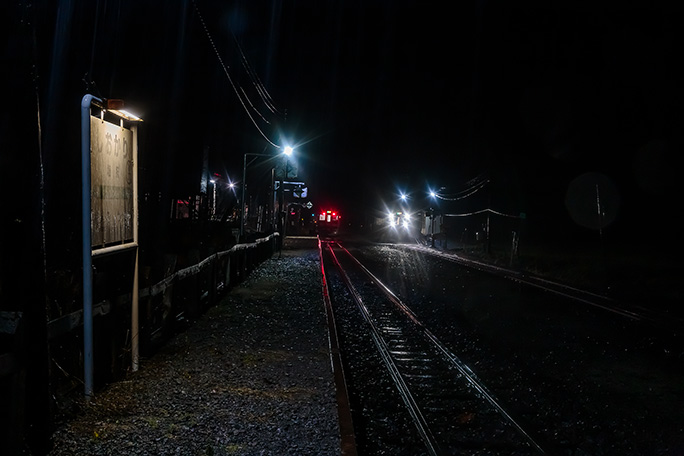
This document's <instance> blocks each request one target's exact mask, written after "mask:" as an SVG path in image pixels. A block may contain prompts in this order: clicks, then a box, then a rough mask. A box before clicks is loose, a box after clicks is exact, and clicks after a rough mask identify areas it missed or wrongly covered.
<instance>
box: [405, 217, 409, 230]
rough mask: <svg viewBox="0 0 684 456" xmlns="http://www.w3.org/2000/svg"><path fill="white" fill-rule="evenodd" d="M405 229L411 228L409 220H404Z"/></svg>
mask: <svg viewBox="0 0 684 456" xmlns="http://www.w3.org/2000/svg"><path fill="white" fill-rule="evenodd" d="M404 228H406V229H407V230H408V228H409V221H408V220H407V219H404Z"/></svg>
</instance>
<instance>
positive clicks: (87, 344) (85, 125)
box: [81, 95, 96, 400]
mask: <svg viewBox="0 0 684 456" xmlns="http://www.w3.org/2000/svg"><path fill="white" fill-rule="evenodd" d="M93 99H96V98H95V97H93V96H92V95H85V96H84V97H83V99H82V100H81V210H82V214H81V222H82V226H81V228H82V232H83V244H82V250H83V251H82V255H83V383H84V385H85V396H86V399H88V400H89V399H90V397H91V396H92V394H93V276H92V261H93V259H92V247H91V233H90V218H91V214H90V211H91V208H90V104H91V103H92V101H93Z"/></svg>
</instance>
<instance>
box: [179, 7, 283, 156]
mask: <svg viewBox="0 0 684 456" xmlns="http://www.w3.org/2000/svg"><path fill="white" fill-rule="evenodd" d="M192 4H193V7H194V9H195V12H196V13H197V17H198V18H199V20H200V23H201V24H202V28H203V29H204V32H205V34H206V35H207V38H208V39H209V43H210V44H211V47H212V49H213V50H214V54H216V58H217V59H218V61H219V64H220V65H221V68H222V69H223V72H224V73H225V75H226V77H227V78H228V81H229V82H230V85H231V87H232V88H233V91H234V92H235V95H236V96H237V98H238V100H239V101H240V104H241V105H242V108H243V109H244V111H245V113H246V114H247V116H248V117H249V119H250V120H251V122H252V124H253V125H254V127H255V128H256V129H257V131H258V132H259V134H260V135H261V136H262V137H263V138H264V139H265V140H266V142H268V143H269V144H270V145H272V146H273V147H275V148H276V149H282V146H279V145H278V144H276V143H275V142H274V141H272V140H271V139H270V138H269V137H268V136H267V135H266V133H264V131H263V130H262V129H261V128H260V127H259V125H257V122H256V120H255V119H254V117H253V116H252V114H251V112H250V110H249V108H248V107H247V105H246V104H245V100H244V99H243V97H242V96H241V95H240V91H239V90H238V88H237V86H236V85H235V82H234V81H233V78H232V76H231V75H230V71H228V69H229V66H228V65H227V64H226V63H225V62H224V61H223V58H222V57H221V53H220V52H219V50H218V48H217V47H216V43H215V42H214V39H213V38H212V36H211V33H210V32H209V27H207V24H206V22H205V21H204V17H203V16H202V13H201V11H200V10H199V6H198V5H197V1H196V0H192ZM240 90H242V88H240ZM243 93H244V91H243ZM244 95H245V98H247V99H248V100H249V97H247V94H246V93H244ZM249 104H250V106H252V107H253V104H252V103H251V101H249ZM261 117H262V118H263V116H261Z"/></svg>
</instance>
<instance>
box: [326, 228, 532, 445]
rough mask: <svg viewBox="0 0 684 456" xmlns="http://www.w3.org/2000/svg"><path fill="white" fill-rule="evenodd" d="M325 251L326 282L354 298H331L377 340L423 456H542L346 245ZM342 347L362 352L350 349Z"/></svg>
mask: <svg viewBox="0 0 684 456" xmlns="http://www.w3.org/2000/svg"><path fill="white" fill-rule="evenodd" d="M321 255H322V260H323V261H322V265H323V268H324V274H325V275H327V276H328V277H329V278H328V280H339V281H340V282H341V283H342V284H344V287H345V288H346V290H347V292H346V295H347V296H349V297H351V299H346V300H345V299H343V298H342V297H338V298H336V297H334V296H333V297H332V306H333V309H334V310H335V312H336V313H343V310H342V309H341V308H340V307H341V306H355V307H356V310H357V313H358V314H360V315H361V317H362V321H363V324H362V325H361V326H358V327H355V330H356V331H364V332H366V333H367V334H368V337H367V338H366V339H365V340H367V341H368V340H372V344H373V345H374V347H375V353H377V356H376V357H375V358H374V359H376V360H377V359H380V360H381V364H382V366H383V367H384V371H385V372H386V374H387V376H388V377H389V378H391V383H392V385H393V387H394V389H395V391H396V393H397V394H398V396H399V397H400V398H401V402H402V403H403V410H405V413H406V414H407V415H408V416H410V422H411V423H412V425H413V426H414V431H415V432H414V433H415V434H416V435H418V436H419V438H420V440H421V441H422V444H423V445H424V448H425V453H426V454H430V455H443V454H462V453H463V452H466V451H467V452H468V453H471V454H480V453H481V452H486V454H506V455H510V454H519V455H525V454H545V451H544V449H543V447H542V445H541V444H540V443H539V442H538V440H537V439H536V438H535V437H534V436H533V435H532V434H531V433H530V432H528V431H527V430H526V429H525V426H524V425H523V424H521V423H520V422H519V421H518V420H516V419H515V418H514V417H513V416H511V414H510V413H509V412H508V411H507V410H506V407H505V406H504V405H503V404H501V403H500V401H499V400H498V399H497V398H496V397H495V395H494V394H493V393H492V392H491V391H490V390H489V389H488V388H487V386H486V385H484V383H483V382H482V381H481V380H480V379H479V378H478V377H477V375H476V374H475V373H474V372H473V371H472V370H471V369H470V368H469V367H468V366H467V365H466V364H465V363H463V362H462V361H461V360H460V359H459V358H458V356H456V354H454V353H452V352H451V351H450V350H449V348H448V347H447V346H445V345H444V344H443V343H441V342H440V340H439V339H438V338H437V337H435V336H434V334H433V333H432V332H431V331H430V329H429V328H427V327H426V326H425V325H424V324H423V323H422V322H421V321H420V320H418V318H417V317H416V315H415V314H414V313H413V312H412V311H411V309H410V308H409V306H408V305H406V304H405V303H404V302H402V301H401V300H400V299H399V298H398V297H397V296H396V295H395V294H394V293H393V292H392V291H391V290H390V289H389V288H388V287H387V286H385V285H384V284H383V283H382V282H381V281H380V280H379V279H378V278H377V277H375V276H374V275H373V274H372V273H371V272H370V271H369V270H368V269H366V268H365V267H364V266H363V264H361V262H359V260H357V259H356V258H355V257H354V256H353V255H352V254H351V253H350V252H349V251H348V250H347V249H345V248H344V247H343V246H342V245H340V244H339V243H337V242H332V241H331V242H323V243H322V244H321ZM332 270H334V271H335V273H334V274H332V272H333V271H332ZM348 311H349V309H347V312H348ZM341 351H342V352H343V353H345V352H348V353H355V352H360V350H354V349H352V348H350V347H345V346H342V347H341ZM347 364H349V362H347ZM356 365H358V362H357V363H356ZM349 375H350V376H353V375H354V373H353V372H351V373H350V374H349ZM369 387H370V386H369ZM365 394H366V395H368V394H371V393H369V392H368V391H366V392H365ZM351 395H352V396H353V393H351ZM351 400H352V401H353V400H354V399H353V397H352V399H351ZM372 418H374V417H370V419H372ZM377 418H378V419H383V418H382V417H377ZM368 438H373V436H368Z"/></svg>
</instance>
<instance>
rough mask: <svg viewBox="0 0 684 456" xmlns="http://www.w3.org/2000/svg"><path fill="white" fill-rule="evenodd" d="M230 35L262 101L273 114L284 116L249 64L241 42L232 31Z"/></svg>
mask: <svg viewBox="0 0 684 456" xmlns="http://www.w3.org/2000/svg"><path fill="white" fill-rule="evenodd" d="M230 34H231V36H232V37H233V41H234V42H235V46H236V47H237V49H238V51H239V52H240V62H241V63H242V67H243V68H244V69H245V72H246V73H247V75H248V76H249V78H250V80H251V81H252V85H253V86H254V88H255V90H256V91H257V93H258V94H259V97H260V98H261V101H263V102H264V104H265V105H266V107H267V108H268V109H269V110H270V111H271V112H272V113H274V114H279V115H283V113H282V112H281V111H280V110H279V109H278V108H277V107H276V106H275V104H274V102H273V98H272V97H271V95H270V94H269V93H268V90H267V89H266V86H264V84H263V83H262V82H261V79H259V75H258V74H257V73H256V71H254V69H253V68H252V66H251V65H250V64H249V60H248V59H247V56H245V53H244V51H243V50H242V46H240V42H239V41H238V39H237V37H236V36H235V34H234V33H233V32H232V31H231V32H230Z"/></svg>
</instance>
